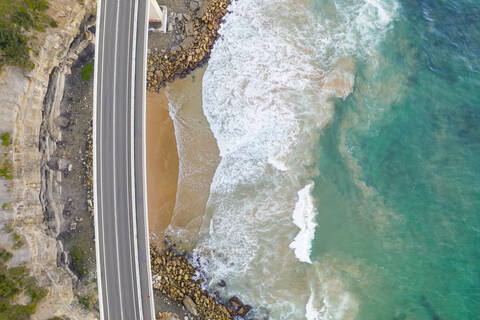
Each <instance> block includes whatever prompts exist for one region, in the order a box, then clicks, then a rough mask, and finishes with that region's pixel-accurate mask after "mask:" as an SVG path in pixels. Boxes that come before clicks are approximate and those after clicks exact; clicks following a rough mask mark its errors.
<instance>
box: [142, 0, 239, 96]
mask: <svg viewBox="0 0 480 320" xmlns="http://www.w3.org/2000/svg"><path fill="white" fill-rule="evenodd" d="M229 4H230V0H204V1H202V0H199V1H195V0H193V1H187V2H186V3H185V11H184V13H173V14H169V20H168V21H169V23H168V30H169V32H172V33H173V32H174V31H175V30H177V32H176V33H177V34H176V35H175V38H173V42H170V43H168V45H166V46H165V47H164V48H160V49H159V48H156V47H154V48H153V49H149V54H148V59H147V89H148V90H151V91H156V92H158V90H159V89H160V88H161V87H164V86H165V85H166V83H167V82H169V81H172V80H174V79H176V78H182V77H185V76H186V75H187V74H189V73H190V72H191V71H193V70H195V69H196V68H198V67H200V66H201V65H203V64H204V63H205V62H206V61H207V60H208V58H209V57H210V51H211V49H212V47H213V44H214V42H215V40H216V39H217V38H218V37H219V34H218V29H219V28H220V24H221V22H222V19H223V17H224V16H225V14H227V7H228V5H229ZM160 36H162V35H160ZM174 43H178V44H174Z"/></svg>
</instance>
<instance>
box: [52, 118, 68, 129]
mask: <svg viewBox="0 0 480 320" xmlns="http://www.w3.org/2000/svg"><path fill="white" fill-rule="evenodd" d="M55 124H56V125H57V126H59V127H60V128H63V129H65V128H67V127H68V125H69V124H70V120H68V118H67V117H64V116H58V117H57V118H56V119H55Z"/></svg>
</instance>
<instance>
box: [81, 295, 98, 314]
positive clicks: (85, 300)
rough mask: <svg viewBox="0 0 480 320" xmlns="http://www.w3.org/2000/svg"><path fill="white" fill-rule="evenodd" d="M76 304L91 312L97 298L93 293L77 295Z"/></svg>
mask: <svg viewBox="0 0 480 320" xmlns="http://www.w3.org/2000/svg"><path fill="white" fill-rule="evenodd" d="M76 296H77V299H78V302H80V304H81V305H82V306H84V307H85V308H86V309H88V310H90V311H92V310H93V307H94V306H95V303H96V302H97V298H96V297H95V295H94V294H93V293H86V294H77V295H76Z"/></svg>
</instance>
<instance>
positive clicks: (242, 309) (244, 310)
mask: <svg viewBox="0 0 480 320" xmlns="http://www.w3.org/2000/svg"><path fill="white" fill-rule="evenodd" d="M250 310H252V307H251V306H249V305H248V304H245V305H243V306H241V307H240V309H238V311H237V315H238V316H241V317H245V316H246V315H247V313H248V312H249V311H250Z"/></svg>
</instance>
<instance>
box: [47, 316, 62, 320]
mask: <svg viewBox="0 0 480 320" xmlns="http://www.w3.org/2000/svg"><path fill="white" fill-rule="evenodd" d="M47 320H63V318H60V317H53V318H48V319H47Z"/></svg>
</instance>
